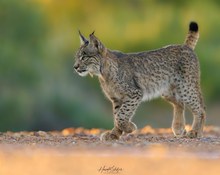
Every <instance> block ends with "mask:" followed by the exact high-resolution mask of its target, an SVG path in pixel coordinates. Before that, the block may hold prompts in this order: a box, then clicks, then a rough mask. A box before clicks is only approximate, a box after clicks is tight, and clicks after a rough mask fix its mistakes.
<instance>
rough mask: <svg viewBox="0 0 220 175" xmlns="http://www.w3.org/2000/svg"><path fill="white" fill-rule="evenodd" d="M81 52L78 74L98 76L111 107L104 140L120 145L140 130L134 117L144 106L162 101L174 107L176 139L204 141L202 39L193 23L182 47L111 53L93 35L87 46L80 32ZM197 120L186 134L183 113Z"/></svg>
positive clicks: (79, 52)
mask: <svg viewBox="0 0 220 175" xmlns="http://www.w3.org/2000/svg"><path fill="white" fill-rule="evenodd" d="M79 36H80V40H81V46H80V48H79V50H78V51H77V54H76V60H75V64H74V69H75V70H76V72H77V73H78V74H79V75H81V76H86V75H87V74H90V75H96V76H98V78H99V81H100V84H101V87H102V89H103V91H104V93H105V95H106V96H107V97H108V99H109V100H110V101H111V102H112V105H113V114H114V128H113V129H112V130H111V131H108V132H106V133H104V134H103V135H102V137H101V139H102V140H105V141H106V140H115V139H119V138H120V136H121V135H122V133H123V132H124V133H131V132H132V131H134V130H136V128H137V127H136V125H135V124H134V123H133V122H132V121H131V120H132V117H133V115H134V113H135V111H136V109H137V107H138V106H139V104H140V103H141V102H142V101H145V100H150V99H152V98H155V97H158V96H162V97H163V98H164V99H165V100H167V101H168V102H169V103H171V104H172V105H173V108H174V115H173V121H172V131H173V133H174V135H175V136H177V137H181V136H188V137H190V138H195V137H200V136H202V131H203V126H204V123H205V118H206V114H205V110H204V104H203V98H202V94H201V90H200V68H199V62H198V59H197V56H196V54H195V53H194V51H193V50H194V48H195V45H196V43H197V40H198V38H199V33H198V25H197V23H196V22H191V23H190V25H189V32H188V35H187V37H186V40H185V42H184V44H182V45H169V46H166V47H163V48H160V49H158V50H153V51H146V52H138V53H122V52H119V51H112V50H109V49H107V48H106V47H105V46H104V45H103V44H102V43H101V41H100V40H99V39H98V38H97V37H96V36H95V35H94V32H93V33H92V34H90V36H89V37H90V39H89V40H87V39H86V38H85V37H84V36H83V35H82V34H81V33H80V32H79ZM185 107H188V108H189V109H190V110H191V111H192V114H193V117H194V119H193V124H192V129H191V130H190V131H189V132H188V133H187V132H186V130H185V117H184V109H185Z"/></svg>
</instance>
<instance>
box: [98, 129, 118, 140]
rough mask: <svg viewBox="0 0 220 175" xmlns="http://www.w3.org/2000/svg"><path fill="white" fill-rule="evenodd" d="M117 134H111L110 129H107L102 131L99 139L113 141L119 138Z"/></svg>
mask: <svg viewBox="0 0 220 175" xmlns="http://www.w3.org/2000/svg"><path fill="white" fill-rule="evenodd" d="M119 137H120V136H119V135H116V134H113V133H112V132H111V131H107V132H104V133H103V134H102V135H101V137H100V140H101V141H115V140H118V139H119Z"/></svg>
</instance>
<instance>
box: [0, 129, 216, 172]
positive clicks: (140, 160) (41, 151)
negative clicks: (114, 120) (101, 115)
mask: <svg viewBox="0 0 220 175" xmlns="http://www.w3.org/2000/svg"><path fill="white" fill-rule="evenodd" d="M102 132H104V131H103V130H100V129H91V130H87V129H83V128H67V129H64V130H63V131H52V132H44V131H38V132H16V133H13V132H5V133H0V175H10V174H13V175H14V174H15V175H26V174H27V175H30V174H31V175H35V174H36V175H41V174H46V175H84V174H91V175H93V174H95V175H96V174H97V175H98V174H121V175H128V174H138V175H142V174H143V175H144V174H178V175H181V174H198V173H199V174H200V175H202V174H209V175H212V174H220V128H219V127H213V126H209V127H206V128H205V133H204V137H203V138H198V139H189V138H175V137H174V136H173V134H172V132H171V130H170V129H153V128H151V127H150V126H146V127H145V128H143V129H140V130H138V131H136V132H135V133H133V134H130V135H124V136H122V138H121V139H120V140H119V141H116V142H113V143H110V142H108V143H103V142H101V141H100V140H99V136H100V134H101V133H102Z"/></svg>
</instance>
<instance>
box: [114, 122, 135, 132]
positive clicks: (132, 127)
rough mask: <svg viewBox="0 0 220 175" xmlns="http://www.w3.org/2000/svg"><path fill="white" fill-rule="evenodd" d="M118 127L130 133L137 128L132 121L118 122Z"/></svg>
mask: <svg viewBox="0 0 220 175" xmlns="http://www.w3.org/2000/svg"><path fill="white" fill-rule="evenodd" d="M118 128H119V129H120V130H121V131H124V132H125V133H131V132H133V131H135V130H137V126H136V125H135V124H134V123H133V122H123V123H120V124H118Z"/></svg>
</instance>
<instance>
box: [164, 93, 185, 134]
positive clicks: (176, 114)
mask: <svg viewBox="0 0 220 175" xmlns="http://www.w3.org/2000/svg"><path fill="white" fill-rule="evenodd" d="M163 98H164V99H165V100H166V101H168V102H169V103H171V104H172V105H173V121H172V131H173V133H174V135H175V136H176V137H182V136H184V135H185V134H186V130H185V116H184V104H183V103H181V102H180V101H178V100H177V99H176V96H175V93H172V96H171V95H168V96H163Z"/></svg>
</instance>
